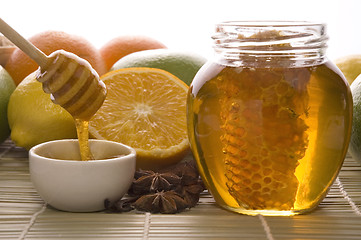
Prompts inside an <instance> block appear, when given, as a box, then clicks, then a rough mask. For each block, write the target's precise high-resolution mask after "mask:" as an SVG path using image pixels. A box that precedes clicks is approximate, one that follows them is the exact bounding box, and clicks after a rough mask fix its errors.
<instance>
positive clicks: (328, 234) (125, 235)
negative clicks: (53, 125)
mask: <svg viewBox="0 0 361 240" xmlns="http://www.w3.org/2000/svg"><path fill="white" fill-rule="evenodd" d="M360 207H361V167H360V164H358V163H357V162H355V161H354V160H353V159H352V158H351V157H350V156H347V157H346V159H345V163H344V165H343V168H342V171H341V173H340V175H339V177H338V178H337V180H336V182H335V183H334V185H333V186H332V188H331V190H330V192H329V194H328V195H327V197H326V198H325V200H324V201H323V202H322V203H321V204H320V205H319V207H318V208H317V209H316V210H315V211H313V212H312V213H310V214H306V215H299V216H293V217H262V216H254V217H252V216H245V215H240V214H235V213H231V212H228V211H226V210H223V209H221V208H219V207H217V205H216V204H215V202H214V200H213V198H212V197H211V196H210V195H209V194H208V193H203V194H202V197H201V199H200V202H199V204H198V205H197V206H196V207H194V208H192V209H191V210H188V211H186V212H182V213H179V214H174V215H166V214H150V213H143V212H136V211H132V212H128V213H121V214H119V213H105V212H97V213H68V212H61V211H57V210H55V209H52V208H51V207H48V206H46V205H45V204H44V202H43V201H42V200H41V199H40V197H39V196H38V194H37V193H36V191H35V189H34V188H33V186H32V184H31V182H30V178H29V168H28V153H27V151H25V150H24V149H22V148H18V147H15V146H14V144H13V143H12V142H11V141H9V140H8V141H6V142H5V143H3V144H1V145H0V239H49V240H50V239H190V240H192V239H211V240H214V239H249V240H252V239H265V240H273V239H274V240H276V239H277V240H282V239H295V240H296V239H297V240H302V239H331V240H332V239H340V240H348V239H361V212H360Z"/></svg>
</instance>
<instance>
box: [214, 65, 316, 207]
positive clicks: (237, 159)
mask: <svg viewBox="0 0 361 240" xmlns="http://www.w3.org/2000/svg"><path fill="white" fill-rule="evenodd" d="M309 78H310V73H309V71H308V70H307V69H267V68H265V69H257V71H252V69H250V68H245V69H243V71H241V72H239V73H238V72H237V70H234V69H232V68H226V69H224V71H223V72H222V73H221V74H220V75H219V76H218V88H219V90H220V91H221V96H222V97H221V98H220V99H219V102H220V109H221V112H220V115H221V118H220V119H221V129H222V131H223V135H221V143H222V144H223V147H222V151H223V153H224V160H223V161H224V162H225V166H226V179H227V182H226V185H227V187H228V190H229V193H230V195H232V196H233V197H234V199H235V200H236V201H237V202H238V203H239V204H240V205H242V207H244V208H245V209H277V210H289V209H292V208H293V204H294V202H295V197H296V194H297V189H298V185H299V183H298V180H297V177H296V176H295V171H296V167H297V166H298V164H299V160H300V159H302V158H303V157H304V155H305V151H306V148H307V146H308V136H307V133H306V130H307V128H308V127H307V125H306V123H305V121H304V118H305V117H307V110H308V94H307V89H306V86H307V83H308V80H309ZM293 79H298V80H297V82H296V81H292V80H293Z"/></svg>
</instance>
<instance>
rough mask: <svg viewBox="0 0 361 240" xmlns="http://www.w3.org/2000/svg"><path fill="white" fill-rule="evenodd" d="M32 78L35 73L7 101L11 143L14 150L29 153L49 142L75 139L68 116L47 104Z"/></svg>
mask: <svg viewBox="0 0 361 240" xmlns="http://www.w3.org/2000/svg"><path fill="white" fill-rule="evenodd" d="M35 76H36V72H33V73H32V74H30V75H29V76H27V77H26V78H25V79H24V80H23V81H22V82H21V83H20V84H19V85H18V86H17V87H16V89H15V91H14V92H13V94H12V95H11V97H10V100H9V105H8V119H9V125H10V129H11V135H10V136H11V139H12V140H13V141H14V143H15V144H16V145H17V146H20V147H24V148H26V149H30V148H31V147H33V146H35V145H37V144H39V143H42V142H46V141H50V140H56V139H64V138H76V136H77V135H76V129H75V124H74V120H73V118H72V116H71V115H70V114H69V113H68V112H67V111H66V110H64V109H63V108H62V107H60V106H59V105H56V104H54V103H53V102H52V101H51V99H50V96H49V94H46V93H44V91H43V89H42V85H41V83H40V82H38V81H37V80H36V79H35Z"/></svg>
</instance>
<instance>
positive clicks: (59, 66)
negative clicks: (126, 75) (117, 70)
mask: <svg viewBox="0 0 361 240" xmlns="http://www.w3.org/2000/svg"><path fill="white" fill-rule="evenodd" d="M36 78H37V80H38V81H39V82H41V83H42V84H43V89H44V92H46V93H50V94H51V99H52V101H53V102H54V103H56V104H59V105H60V106H61V107H63V108H64V109H65V110H67V111H68V112H69V113H70V114H71V115H72V116H73V118H74V119H75V124H76V129H77V134H78V140H79V147H80V155H81V160H83V161H85V160H92V159H94V158H93V156H92V154H91V152H90V149H89V146H88V124H89V119H90V118H91V117H92V116H93V115H94V114H95V112H96V111H97V110H98V109H99V108H100V106H101V105H102V104H103V101H104V99H105V96H106V87H105V84H104V83H103V82H102V81H100V80H99V76H98V74H97V73H96V72H95V71H94V69H92V67H91V65H90V64H89V63H88V62H87V61H85V60H84V59H81V58H79V57H77V56H76V55H74V54H72V53H69V52H65V51H63V50H58V51H55V52H53V53H52V54H50V55H49V58H48V61H47V64H46V66H44V67H42V68H40V71H39V73H38V75H37V77H36Z"/></svg>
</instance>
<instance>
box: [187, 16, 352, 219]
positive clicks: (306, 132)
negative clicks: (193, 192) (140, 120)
mask: <svg viewBox="0 0 361 240" xmlns="http://www.w3.org/2000/svg"><path fill="white" fill-rule="evenodd" d="M212 38H213V40H214V50H215V58H214V59H213V60H212V61H209V62H208V63H206V64H205V65H204V66H203V67H202V68H201V69H200V71H199V72H198V73H197V75H196V76H195V78H194V80H193V82H192V84H191V87H190V90H189V94H188V100H187V101H188V102H187V118H188V133H189V139H190V143H191V148H192V151H193V154H194V157H195V159H196V162H197V164H198V169H199V171H200V174H201V176H202V179H203V181H204V183H205V185H206V187H207V188H208V190H209V191H210V192H211V193H212V195H213V197H214V199H215V200H216V202H217V203H218V204H219V205H220V206H221V207H223V208H226V209H228V210H231V211H234V212H238V213H242V214H248V215H257V214H262V215H285V216H289V215H295V214H301V213H304V212H308V211H311V210H312V209H314V208H315V207H316V206H317V205H318V204H319V203H320V202H321V201H322V199H323V198H324V197H325V196H326V194H327V192H328V189H329V188H330V186H331V185H332V183H333V181H334V180H335V178H336V177H337V175H338V173H339V171H340V168H341V166H342V163H343V160H344V158H345V155H346V153H347V148H348V144H349V139H350V133H351V126H352V97H351V92H350V89H349V86H348V84H347V82H346V80H345V78H344V77H343V75H342V73H341V72H340V71H339V70H338V69H337V68H336V66H335V65H334V64H333V63H331V62H330V61H329V60H328V59H327V58H326V56H325V50H326V47H327V45H326V42H327V40H328V37H327V34H326V26H325V25H324V24H319V23H310V22H223V23H220V24H217V26H216V31H215V34H214V35H213V37H212Z"/></svg>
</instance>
